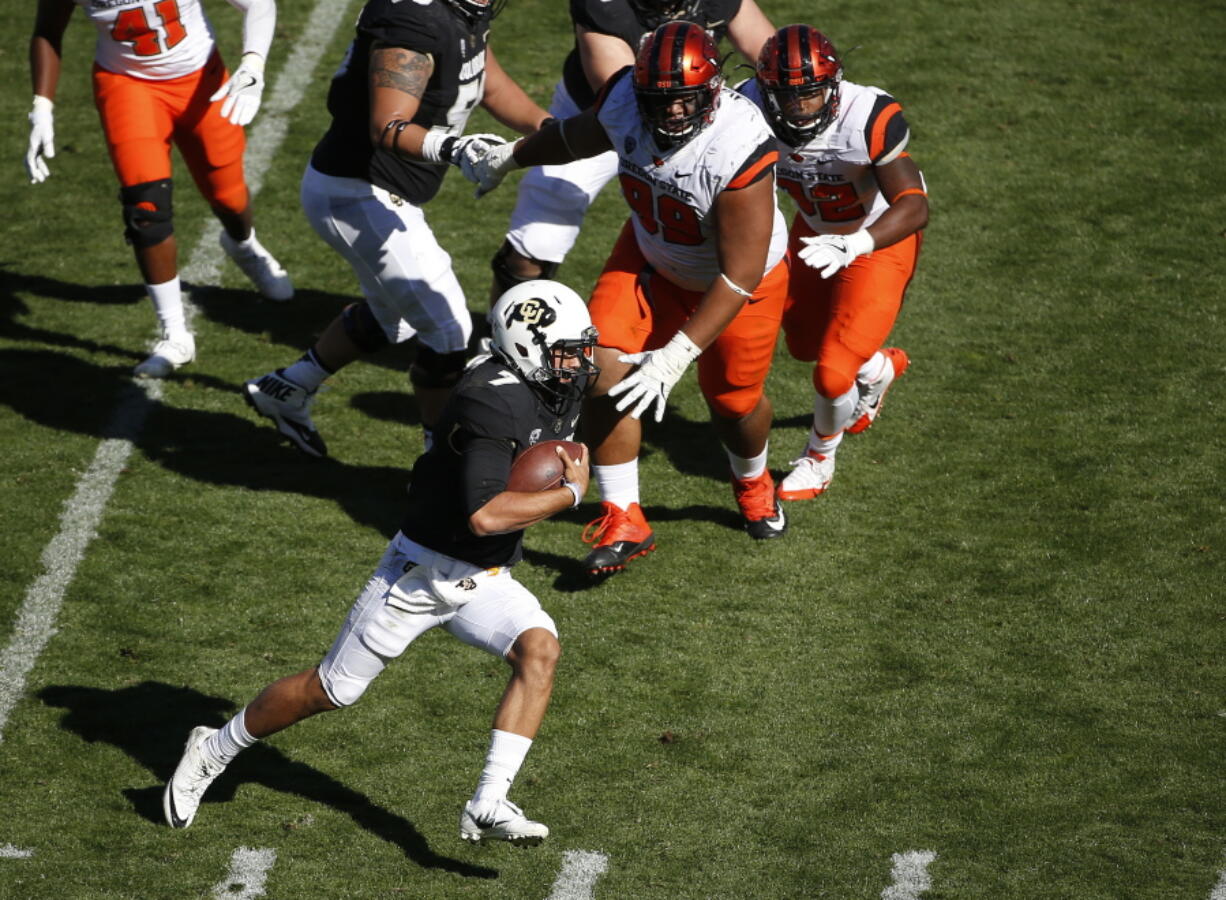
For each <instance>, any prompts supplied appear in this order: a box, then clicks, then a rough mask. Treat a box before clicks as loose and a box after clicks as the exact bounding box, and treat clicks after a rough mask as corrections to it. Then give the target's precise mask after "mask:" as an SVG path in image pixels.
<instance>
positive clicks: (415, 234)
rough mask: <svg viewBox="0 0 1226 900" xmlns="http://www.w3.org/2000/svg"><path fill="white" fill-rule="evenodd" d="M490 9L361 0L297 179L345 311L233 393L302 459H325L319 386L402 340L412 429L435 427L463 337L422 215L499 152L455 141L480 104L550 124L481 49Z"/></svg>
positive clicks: (524, 129)
mask: <svg viewBox="0 0 1226 900" xmlns="http://www.w3.org/2000/svg"><path fill="white" fill-rule="evenodd" d="M491 18H492V15H491V9H490V0H412V2H399V0H369V2H368V3H367V4H366V6H365V7H364V8H363V9H362V12H361V15H360V16H359V18H358V23H357V30H356V34H355V36H354V40H353V43H352V44H350V46H349V49H348V51H347V52H346V53H345V58H344V59H343V60H342V61H341V65H340V68H339V69H338V70H337V72H336V74H335V75H334V76H333V79H332V86H331V88H330V90H329V92H328V111H329V112H330V113H331V114H332V124H331V126H330V127H329V129H328V131H327V133H325V134H324V136H323V138H322V139H321V140H320V142H319V144H318V145H317V146H316V147H315V152H314V154H313V155H312V156H311V161H310V164H309V165H308V166H307V169H306V172H305V174H304V175H303V178H302V206H303V210H304V211H305V213H306V215H307V218H308V220H309V221H310V222H311V226H312V227H313V228H314V229H315V231H316V232H317V233H318V234H319V236H320V237H322V238H323V239H324V241H326V242H327V243H328V244H329V246H331V247H332V248H333V249H334V250H336V251H337V252H338V253H340V254H341V256H343V257H344V258H345V259H346V261H347V262H348V263H349V264H350V265H351V266H352V267H353V269H354V272H355V273H356V274H357V276H358V281H359V283H360V284H361V288H362V294H363V296H364V299H363V300H362V301H361V302H359V303H354V304H351V305H350V306H348V307H346V308H345V310H344V311H343V312H342V313H341V314H340V315H339V316H337V317H336V318H335V319H334V320H333V321H332V322H331V323H330V324H329V325H328V327H327V328H326V329H325V330H324V332H323V334H322V335H321V336H320V338H319V340H318V341H317V342H316V343H315V345H314V346H313V347H312V348H311V349H310V350H308V351H307V353H306V354H305V355H303V356H302V358H301V359H299V360H298V361H297V362H295V363H293V364H291V365H289V366H286V367H285V368H284V369H277V370H276V371H274V372H270V373H268V374H266V375H263V376H261V377H259V378H253V379H251V380H250V381H248V382H246V384H245V385H244V386H243V396H244V398H245V399H246V400H247V402H248V403H249V404H250V405H251V406H252V407H253V408H254V409H255V410H256V411H257V412H258V413H260V414H261V415H263V416H266V417H268V418H270V419H272V420H273V422H274V423H276V426H277V429H278V430H279V431H280V432H281V433H282V434H283V435H285V436H286V437H287V438H289V439H290V441H291V442H292V443H293V444H294V445H295V446H296V447H298V448H299V449H300V450H302V451H303V452H305V453H308V454H310V455H312V456H325V455H327V448H326V446H325V444H324V441H323V439H322V438H321V437H320V436H319V432H318V431H317V430H316V428H315V424H314V422H313V421H312V420H311V415H310V405H311V402H312V401H313V399H314V397H315V391H316V390H317V389H318V388H319V386H320V384H321V383H323V381H324V379H326V378H327V377H328V376H329V375H331V374H332V373H334V372H336V371H337V370H339V369H340V368H342V367H343V366H346V365H348V364H349V363H351V362H353V361H354V360H355V359H358V358H359V357H361V356H363V355H366V354H369V353H372V352H374V351H377V350H379V349H381V348H383V347H385V346H387V345H388V344H389V343H401V342H403V341H408V340H412V341H414V343H415V345H416V350H417V356H416V359H415V361H414V363H413V365H412V367H411V369H410V371H409V380H410V382H411V383H412V385H413V390H414V394H415V395H416V398H417V402H418V406H419V408H420V412H421V420H422V424H423V426H424V427H425V429H426V431H427V439H428V435H429V431H430V429H431V428H432V427H433V425H434V422H435V420H436V419H437V418H438V415H439V412H440V411H441V409H442V406H443V403H444V402H445V400H446V398H447V394H448V392H449V391H450V390H451V388H452V386H453V385H454V384H455V383H456V381H457V380H458V379H459V377H460V373H461V372H462V371H463V369H464V363H465V360H466V356H467V354H466V352H465V350H466V346H467V342H468V338H469V335H470V334H471V331H472V322H471V317H470V316H469V313H468V308H467V303H466V302H465V299H464V292H463V290H462V289H461V287H460V283H459V281H458V280H457V279H456V276H455V273H454V272H453V271H452V268H451V257H450V256H449V255H448V254H447V251H446V250H444V249H443V248H442V247H441V246H439V244H438V242H437V240H435V237H434V234H433V232H432V231H431V229H430V226H429V224H428V223H427V222H426V218H425V214H424V213H423V211H422V208H421V207H422V206H423V205H424V204H425V203H426V202H428V201H429V200H430V199H431V198H432V197H433V196H434V195H435V193H437V191H438V189H439V186H440V184H441V183H442V179H443V175H444V174H445V173H446V171H447V164H448V163H450V164H454V165H457V166H461V167H463V166H465V165H468V164H470V163H471V158H472V154H473V153H474V152H475V151H476V150H478V149H480V148H484V147H487V146H489V144H490V143H501V142H502V139H501V138H499V137H496V136H495V135H469V136H464V134H463V132H464V126H465V123H466V122H467V121H468V117H469V114H470V113H471V112H472V110H473V108H474V107H475V106H476V105H477V104H478V103H480V104H481V105H482V106H484V107H485V108H486V109H488V110H489V111H490V112H491V113H492V114H493V115H494V117H495V118H497V119H498V120H499V121H500V122H502V123H503V124H505V125H507V126H508V127H510V128H512V129H514V130H516V131H518V132H520V133H522V134H528V133H530V132H532V131H534V130H535V129H536V128H537V127H538V126H539V125H540V123H541V122H542V121H544V120H545V119H546V118H547V116H546V113H545V111H544V110H543V109H541V108H540V107H539V106H537V105H536V103H534V102H533V101H532V100H531V99H530V98H529V97H528V95H527V94H525V93H524V91H523V90H522V89H521V88H520V87H519V85H517V84H516V83H515V81H514V80H512V79H511V77H510V76H509V75H507V73H506V72H505V71H504V70H503V69H502V67H501V66H500V65H499V64H498V61H497V59H496V58H495V56H494V52H493V50H492V49H490V48H489V46H487V41H488V37H489V32H490V22H491Z"/></svg>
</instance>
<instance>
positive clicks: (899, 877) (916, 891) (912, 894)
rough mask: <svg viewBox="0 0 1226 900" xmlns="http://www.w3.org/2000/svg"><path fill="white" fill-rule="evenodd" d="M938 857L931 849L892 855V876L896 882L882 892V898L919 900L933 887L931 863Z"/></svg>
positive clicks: (887, 899)
mask: <svg viewBox="0 0 1226 900" xmlns="http://www.w3.org/2000/svg"><path fill="white" fill-rule="evenodd" d="M936 858H937V855H936V854H935V853H933V852H932V851H931V850H908V851H907V852H906V853H895V854H894V855H893V856H891V857H890V859H891V861H892V862H893V863H894V867H893V868H892V869H891V870H890V876H891V877H892V878H893V879H894V883H893V884H892V885H890V886H889V887H888V888H886V889H885V890H884V891H882V892H881V900H917V898H918V897H919V895H920V894H922V893H924V891H927V890H930V889H931V888H932V876H931V875H929V874H928V866H929V864H930V863H931V862H932V861H933V860H934V859H936Z"/></svg>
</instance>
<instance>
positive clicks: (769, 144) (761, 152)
mask: <svg viewBox="0 0 1226 900" xmlns="http://www.w3.org/2000/svg"><path fill="white" fill-rule="evenodd" d="M778 160H779V151H778V150H777V149H775V139H774V138H773V137H768V138H766V139H765V140H764V141H762V143H760V144H759V145H758V146H757V147H756V148H755V149H754V151H753V152H752V153H750V154H749V156H748V157H747V158H746V160H745V162H743V163H742V164H741V167H740V168H739V169H737V170H736V174H735V175H733V176H732V178H730V179H729V180H728V185H727V187H725V188H724V190H726V191H736V190H740V189H741V188H746V187H749V186H750V185H751V184H754V183H755V182H757V181H759V180H761V179H763V178H765V177H766V176H767V175H773V174H774V172H775V163H776V162H777V161H778Z"/></svg>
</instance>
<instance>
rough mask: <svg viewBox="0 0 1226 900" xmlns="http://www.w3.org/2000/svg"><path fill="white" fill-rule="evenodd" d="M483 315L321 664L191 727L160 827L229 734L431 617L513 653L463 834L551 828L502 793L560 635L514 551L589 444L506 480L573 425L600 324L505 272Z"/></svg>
mask: <svg viewBox="0 0 1226 900" xmlns="http://www.w3.org/2000/svg"><path fill="white" fill-rule="evenodd" d="M492 315H493V316H495V317H496V318H495V322H494V334H493V338H492V345H491V346H492V351H493V353H492V355H491V356H488V357H479V358H478V359H477V360H474V361H473V363H472V364H471V365H470V366H469V367H468V369H467V370H466V372H465V373H464V376H463V378H462V379H461V381H460V382H459V384H458V385H457V386H456V389H455V391H454V392H453V393H452V396H451V398H450V399H449V401H448V403H447V405H446V407H445V408H444V410H443V413H442V416H441V417H440V420H439V422H440V430H439V432H438V439H437V440H436V441H435V443H434V446H433V447H431V449H430V450H428V451H427V452H426V453H425V454H424V455H423V456H421V457H420V458H419V459H418V461H417V464H416V465H415V466H414V469H413V479H412V483H411V484H410V487H409V503H408V510H407V512H406V515H405V518H404V523H403V525H402V526H401V530H400V532H399V533H397V534H396V536H395V537H394V538H392V541H391V543H390V544H389V545H388V547H387V550H386V552H385V553H384V555H383V559H382V561H381V562H380V563H379V567H378V568H377V569H376V570H375V573H374V574H373V575H372V576H371V578H370V580H369V581H368V582H367V584H366V587H365V589H364V590H363V591H362V593H361V595H360V596H359V597H358V599H357V600H356V601H355V603H354V605H353V608H352V609H351V610H350V612H349V616H348V618H347V619H346V620H345V624H344V626H343V627H342V628H341V631H340V634H339V635H338V636H337V638H336V641H335V642H334V643H333V645H332V648H331V649H330V650H329V651H328V654H327V656H325V657H324V659H323V661H322V662H321V663H320V664H319V665H318V666H315V667H312V668H310V669H307V670H305V671H303V672H299V673H298V674H296V675H291V676H289V677H287V678H283V679H281V680H280V681H276V682H274V683H273V684H271V685H269V686H268V687H266V688H265V689H264V690H263V691H262V692H261V693H260V694H259V695H258V696H257V697H256V698H255V699H254V700H253V701H251V703H250V704H248V705H247V706H246V707H244V708H243V709H242V710H240V711H239V713H238V714H237V715H236V716H234V718H232V719H231V720H230V721H229V722H227V723H226V724H225V725H224V726H223V727H222V728H220V729H213V728H207V727H205V726H199V727H197V728H195V729H194V730H193V731H192V733H191V735H190V736H189V737H188V741H187V746H186V748H185V750H184V754H183V757H182V759H181V761H180V762H179V766H178V768H177V769H176V770H175V773H174V775H173V776H172V778H171V780H170V782H169V783H168V784H167V785H166V790H165V792H164V794H163V805H164V808H165V814H166V818H167V820H168V821H169V823H170V824H171V825H172V826H173V827H177V828H186V827H187V826H188V825H190V824H191V822H192V819H193V818H194V816H195V813H196V810H197V809H198V808H199V805H200V800H201V797H202V796H203V794H204V791H205V789H206V788H207V787H208V786H209V784H211V783H212V781H213V779H215V778H216V777H217V776H218V775H219V774H220V773H221V772H222V770H223V769H224V768H225V767H226V766H227V765H228V764H229V763H230V761H231V760H233V759H234V757H235V756H236V755H237V754H238V753H239V752H240V751H241V750H242V749H244V748H245V747H249V746H251V745H252V744H254V743H255V742H256V741H257V740H259V739H260V738H264V737H267V736H268V735H270V734H273V733H274V732H277V731H280V730H282V729H284V728H287V727H288V726H290V725H293V724H294V723H295V722H298V721H301V720H302V719H305V718H307V717H308V716H312V715H314V714H316V713H319V712H324V711H327V710H332V709H337V708H339V707H342V706H349V705H351V704H353V703H355V702H356V701H357V700H358V699H359V698H360V697H361V696H362V693H363V692H364V691H365V690H366V688H367V686H368V685H369V684H370V682H371V681H372V680H373V679H374V678H375V677H376V676H378V675H379V673H380V672H382V671H383V668H384V666H385V665H386V664H387V663H388V661H390V660H392V659H394V658H396V657H398V656H400V654H402V653H403V652H404V651H405V649H407V647H408V646H409V644H410V643H412V642H413V640H415V639H416V638H417V637H419V636H420V635H422V634H424V633H425V632H426V631H428V630H430V629H431V628H434V627H438V626H441V627H443V628H445V629H447V630H448V631H449V632H451V633H452V634H453V635H455V636H456V637H458V638H459V639H460V640H462V641H464V642H465V643H466V644H470V645H472V646H474V647H479V648H481V649H483V650H486V651H488V652H490V653H493V654H496V655H499V656H502V657H504V658H505V659H506V660H507V662H508V663H509V664H510V666H511V677H510V681H509V682H508V684H507V688H506V691H505V693H504V694H503V697H502V700H501V701H500V703H499V705H498V709H497V712H496V713H495V716H494V729H493V734H492V736H491V740H490V747H489V752H488V754H487V756H486V760H485V768H484V770H483V771H482V773H481V776H480V779H479V781H478V784H477V788H476V791H475V792H474V793H473V796H472V799H470V800H469V801H468V802H467V803H466V804H465V805H464V810H463V812H462V813H461V816H460V837H461V838H463V839H464V840H466V841H471V842H474V843H475V842H478V841H480V840H482V839H483V838H493V839H499V840H506V841H510V842H512V843H517V844H538V843H540V841H541V840H542V839H543V838H545V837H546V836H548V834H549V829H548V828H547V827H546V826H544V825H542V824H541V823H539V822H534V821H532V820H530V819H528V818H527V817H526V816H524V814H523V812H522V810H520V809H519V808H518V807H517V806H515V805H514V804H513V803H511V802H510V801H509V800H508V799H507V792H508V790H509V788H510V786H511V782H512V781H513V780H514V778H515V776H516V774H517V773H518V771H519V768H520V766H521V764H522V763H523V761H524V757H525V756H526V754H527V752H528V748H529V747H530V746H531V744H532V740H533V738H534V737H535V736H536V732H537V729H538V728H539V726H540V724H541V720H542V718H543V717H544V715H545V708H546V706H547V705H548V703H549V696H550V693H551V692H552V689H553V673H554V667H555V665H556V663H557V659H558V655H559V653H560V646H559V644H558V638H557V628H556V626H555V625H554V622H553V620H552V619H551V618H550V616H549V614H548V613H546V612H545V611H544V609H542V608H541V604H540V602H539V601H538V600H537V599H536V597H535V596H533V595H532V593H531V592H529V591H528V589H527V588H525V587H524V586H523V585H521V584H520V583H519V582H518V581H516V580H515V579H514V577H512V575H511V566H513V565H514V564H515V563H516V562H517V561H518V560H519V559H520V557H521V555H522V552H523V551H522V543H523V531H524V529H525V528H527V527H528V526H529V525H533V524H535V523H537V522H540V521H543V520H544V519H547V518H549V517H550V516H552V515H554V514H555V513H558V512H561V511H562V510H564V509H569V508H574V507H575V506H578V504H579V501H580V500H581V499H582V497H583V494H584V492H585V491H586V490H587V484H588V459H587V456H588V454H587V448H586V447H585V448H584V450H583V455H582V456H581V457H580V458H579V459H577V460H571V459H564V460H563V462H564V465H565V476H564V477H565V483H564V484H563V486H562V487H558V488H553V489H550V490H544V491H541V492H539V493H520V492H516V491H508V490H506V485H507V478H508V475H509V473H510V469H511V462H512V459H513V458H514V455H515V454H516V453H517V452H518V451H520V450H522V449H524V448H525V447H527V446H529V445H531V444H534V443H537V442H538V441H541V440H553V439H572V438H573V435H574V430H575V427H576V425H577V424H578V420H579V408H580V399H581V396H582V394H583V392H584V391H585V390H586V388H587V386H588V384H589V383H590V382H591V380H592V379H593V378H594V376H595V375H596V371H597V370H596V369H595V367H594V366H593V364H592V355H593V348H594V347H595V344H596V339H597V335H596V330H595V329H594V328H593V327H592V321H591V318H590V317H589V316H588V312H587V306H586V304H584V302H583V300H582V299H581V298H580V297H579V295H578V294H576V293H575V292H574V291H572V290H570V289H569V288H567V287H565V286H564V285H561V284H558V283H556V282H552V281H531V282H526V283H524V284H521V285H518V286H517V287H516V288H514V289H513V290H511V291H508V292H507V293H506V294H505V295H503V296H502V297H501V298H499V300H498V302H497V303H496V304H495V306H494V310H493V312H492Z"/></svg>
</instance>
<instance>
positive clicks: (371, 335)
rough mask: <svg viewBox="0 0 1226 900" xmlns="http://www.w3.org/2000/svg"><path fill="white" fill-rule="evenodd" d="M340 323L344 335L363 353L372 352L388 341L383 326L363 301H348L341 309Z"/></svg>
mask: <svg viewBox="0 0 1226 900" xmlns="http://www.w3.org/2000/svg"><path fill="white" fill-rule="evenodd" d="M341 325H342V326H344V329H345V336H346V337H347V338H349V340H351V341H353V346H355V347H357V348H358V349H359V350H361V351H362V352H363V353H374V352H375V351H376V350H382V349H383V348H384V347H386V346H387V345H388V344H389V343H390V342H389V341H388V339H387V334H386V333H385V332H384V330H383V326H382V325H380V324H379V320H378V319H376V318H375V314H374V313H373V312H371V311H370V306H369V305H368V304H367V303H366V302H365V301H362V302H361V303H350V304H349V305H348V306H346V307H345V308H344V309H343V310H341Z"/></svg>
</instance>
